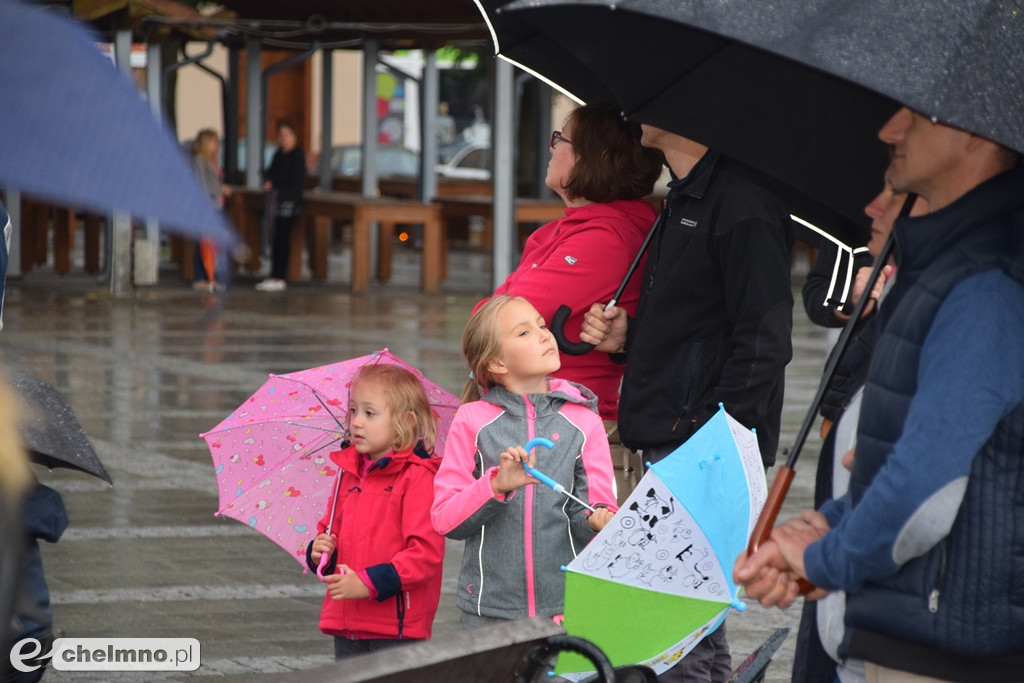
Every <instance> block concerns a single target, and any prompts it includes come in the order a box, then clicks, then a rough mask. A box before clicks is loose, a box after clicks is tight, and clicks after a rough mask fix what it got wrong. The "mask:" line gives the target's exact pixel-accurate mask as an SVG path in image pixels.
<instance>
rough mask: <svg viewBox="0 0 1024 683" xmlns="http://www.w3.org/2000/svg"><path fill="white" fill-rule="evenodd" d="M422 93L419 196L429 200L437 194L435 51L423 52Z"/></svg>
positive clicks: (437, 79)
mask: <svg viewBox="0 0 1024 683" xmlns="http://www.w3.org/2000/svg"><path fill="white" fill-rule="evenodd" d="M424 58H425V60H424V64H423V94H422V97H421V99H422V104H421V105H420V109H421V110H422V112H423V115H422V116H421V117H420V122H421V128H420V138H421V139H422V141H423V144H422V145H421V148H420V198H421V200H422V201H425V202H429V201H430V200H432V199H433V198H434V197H436V196H437V171H436V170H435V169H434V167H435V166H436V165H437V153H438V141H437V108H438V104H439V102H440V99H441V78H440V75H439V73H438V69H437V52H436V51H434V50H427V51H426V52H424Z"/></svg>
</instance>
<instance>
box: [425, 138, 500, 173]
mask: <svg viewBox="0 0 1024 683" xmlns="http://www.w3.org/2000/svg"><path fill="white" fill-rule="evenodd" d="M434 170H435V171H436V172H437V175H438V176H440V177H442V178H459V179H462V180H490V179H491V145H490V144H489V143H486V142H474V143H470V144H468V145H466V146H465V147H463V148H462V149H461V150H459V151H458V152H457V153H456V154H455V156H453V157H452V158H451V160H449V161H448V162H447V163H444V164H437V165H436V166H434Z"/></svg>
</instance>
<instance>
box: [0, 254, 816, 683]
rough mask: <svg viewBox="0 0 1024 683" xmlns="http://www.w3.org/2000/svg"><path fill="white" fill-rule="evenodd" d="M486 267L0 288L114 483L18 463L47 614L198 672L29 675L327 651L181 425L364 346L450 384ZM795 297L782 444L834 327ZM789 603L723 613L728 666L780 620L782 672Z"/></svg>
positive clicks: (295, 583)
mask: <svg viewBox="0 0 1024 683" xmlns="http://www.w3.org/2000/svg"><path fill="white" fill-rule="evenodd" d="M488 264H489V258H488V257H487V256H486V255H484V254H480V253H474V252H460V251H456V252H453V253H452V256H451V260H450V265H449V268H450V277H449V280H448V281H446V282H445V283H444V285H443V287H442V292H441V293H438V294H422V293H420V292H418V291H417V282H418V277H419V275H418V256H417V254H416V253H415V252H413V251H411V250H406V249H399V250H398V251H397V253H396V261H395V267H394V278H393V280H392V281H391V282H389V283H386V284H385V283H374V284H373V285H372V286H371V288H370V291H369V292H367V293H364V294H361V295H352V294H350V293H348V291H347V280H346V278H347V254H346V253H343V252H340V251H335V252H332V255H331V265H330V268H331V273H332V276H331V277H330V278H329V279H328V281H327V282H325V283H320V284H314V283H301V284H299V285H296V286H293V287H289V289H288V290H287V291H286V292H281V293H274V294H266V293H259V292H255V291H254V290H253V288H252V285H253V284H254V283H255V282H256V281H258V276H257V275H256V274H242V275H241V276H240V277H239V278H238V279H237V280H236V281H235V283H233V286H232V287H231V288H230V289H229V290H228V291H227V292H226V293H225V294H224V295H222V296H218V297H212V296H209V295H204V294H201V293H197V292H194V291H192V289H191V288H190V287H189V286H188V285H187V284H184V283H181V282H180V281H179V280H178V278H177V274H176V273H175V272H174V271H173V270H172V269H170V267H166V268H164V270H163V271H162V272H161V278H160V284H158V285H156V286H153V287H146V288H139V289H138V290H137V291H136V292H135V293H134V294H133V295H131V296H127V297H122V298H115V297H113V296H111V294H110V293H109V287H108V286H106V285H103V284H101V283H98V282H97V281H96V279H95V278H94V277H91V276H86V275H82V274H76V273H70V274H67V275H63V276H60V275H56V274H54V273H53V272H52V271H49V270H48V269H47V268H45V267H44V268H40V269H37V270H33V271H31V272H29V273H28V274H26V275H25V276H23V277H22V278H20V279H17V280H13V281H11V282H9V283H8V290H7V301H6V306H5V310H4V329H3V330H2V331H0V363H3V364H4V365H5V366H9V367H14V368H17V369H19V370H21V371H23V372H26V373H29V374H31V375H34V376H36V377H39V378H40V379H43V380H46V381H47V382H50V383H52V384H53V385H54V386H56V387H57V388H58V389H59V390H60V391H61V392H62V393H63V394H64V396H65V397H66V398H67V400H68V402H69V404H70V405H71V406H72V408H73V409H74V411H75V414H76V416H77V417H78V419H79V420H80V422H81V423H82V425H83V428H84V429H85V431H86V433H87V434H88V435H89V436H90V438H91V439H92V441H93V444H94V446H95V447H96V450H97V452H98V453H99V455H100V457H101V459H102V460H103V462H104V464H105V465H106V467H107V469H108V470H109V472H110V474H111V476H112V477H113V480H114V486H113V487H110V486H108V485H107V484H106V483H104V482H101V481H100V480H98V479H95V478H91V477H88V476H87V475H84V474H81V473H78V472H72V471H69V470H55V471H47V470H45V469H37V470H36V473H37V475H38V477H39V478H40V480H41V481H42V482H43V483H45V484H47V485H49V486H51V487H53V488H55V489H57V490H58V491H60V492H61V494H62V495H63V497H64V500H65V503H66V505H67V508H68V513H69V516H70V519H71V526H70V527H69V529H68V531H67V533H66V534H65V537H64V538H63V539H62V540H61V541H60V542H58V543H56V544H53V545H50V544H45V543H44V544H42V545H43V554H44V562H45V568H46V575H47V579H48V581H49V584H50V588H51V591H52V601H53V612H54V615H55V625H56V627H57V628H58V629H59V630H61V631H63V633H64V634H65V635H68V636H76V637H178V638H197V639H198V640H199V641H200V642H201V644H202V657H203V664H202V667H201V668H200V669H199V670H198V671H197V672H194V673H193V674H191V675H189V676H183V675H181V674H177V675H171V674H162V673H160V674H157V673H151V674H146V675H145V676H143V675H141V674H127V673H124V674H119V673H113V672H107V673H105V674H104V675H102V676H100V675H97V676H92V675H89V676H84V675H82V674H73V673H62V672H57V671H52V670H51V671H49V672H48V673H47V676H46V679H47V680H53V681H78V680H103V681H120V680H181V679H184V678H188V679H197V678H210V677H216V678H217V679H219V680H228V681H231V680H238V681H241V680H253V679H263V680H271V679H273V676H274V674H278V675H280V674H283V673H288V672H294V671H301V670H304V669H312V668H316V667H320V666H323V665H326V664H329V663H330V662H331V661H332V659H331V658H332V652H333V650H332V645H331V640H330V638H329V637H328V636H325V635H323V634H321V633H320V632H319V631H318V630H317V622H318V618H319V611H320V604H321V601H322V597H323V589H322V587H321V584H320V582H319V581H318V580H317V579H316V578H315V577H314V576H312V575H311V574H303V571H302V568H301V567H300V565H299V563H298V562H296V561H295V560H293V559H291V558H289V557H288V556H287V554H286V553H285V552H284V551H282V550H281V549H280V548H278V547H277V546H276V545H274V544H273V543H271V542H270V541H269V540H267V539H266V538H264V537H263V536H262V535H260V534H259V533H257V532H255V531H253V530H250V529H248V528H247V527H246V526H245V525H242V524H239V523H238V522H235V521H233V520H229V519H222V518H217V517H215V516H214V513H215V512H216V509H217V495H216V486H215V480H214V474H213V467H212V464H211V461H210V456H209V453H208V451H207V449H206V446H205V444H204V443H203V441H202V440H201V439H200V438H199V436H198V435H199V434H200V433H201V432H203V431H205V430H208V429H210V428H212V427H213V426H215V425H216V424H217V423H218V422H219V421H220V420H221V419H223V418H224V417H226V416H227V415H228V414H229V413H230V412H231V411H232V410H233V409H234V408H235V407H237V406H238V405H239V404H240V403H241V402H242V401H243V400H244V399H245V398H247V397H248V396H249V395H250V394H251V393H252V392H253V391H255V390H256V389H257V388H258V387H259V386H260V385H261V384H262V383H263V381H264V380H265V379H266V378H267V375H268V373H271V372H274V373H284V372H291V371H295V370H299V369H303V368H307V367H312V366H316V365H322V364H326V363H330V362H333V361H336V360H340V359H344V358H348V357H352V356H359V355H364V354H366V353H369V352H371V351H374V350H377V349H380V348H383V347H388V348H390V349H391V351H392V352H393V353H394V354H396V355H398V356H399V357H401V358H402V359H404V360H406V361H407V362H409V363H411V364H412V365H414V366H416V367H418V368H420V369H421V370H422V371H423V372H424V373H425V374H426V375H427V376H428V377H430V378H431V379H433V380H435V381H437V382H438V383H439V384H441V385H442V386H444V387H445V388H447V389H448V390H449V391H452V392H453V393H455V394H456V395H458V394H459V393H460V391H461V389H462V386H463V384H464V382H465V380H466V376H467V371H466V368H465V367H464V365H463V362H462V359H461V356H460V351H459V337H460V335H461V332H462V327H463V325H464V323H465V321H466V319H467V317H468V315H469V312H470V310H471V309H472V307H473V305H474V304H475V303H476V301H478V300H479V298H480V297H481V296H483V295H485V294H486V293H487V292H488V291H489V288H490V276H489V273H488V268H489V265H488ZM798 284H799V283H796V285H798ZM794 291H795V296H796V298H797V308H796V311H795V314H794V359H793V362H792V363H791V364H790V366H789V368H788V372H787V379H786V404H785V409H784V417H783V428H782V438H781V443H782V444H783V446H786V445H789V444H791V443H792V442H793V439H794V438H795V435H796V431H797V429H798V427H799V425H800V423H801V422H802V420H803V418H804V415H805V413H806V407H807V405H808V404H809V402H810V400H811V398H812V396H813V395H814V392H815V390H816V389H817V386H818V380H819V378H820V372H821V368H822V366H823V364H824V360H825V357H826V354H827V351H828V349H829V348H830V347H831V345H832V343H833V341H834V337H835V335H834V334H833V333H830V332H828V331H825V330H821V329H819V328H816V327H814V326H813V325H812V324H811V323H810V322H809V321H807V319H806V316H804V315H803V312H802V309H801V307H800V305H799V291H798V287H796V288H795V289H794ZM819 447H820V441H818V440H817V437H816V435H812V438H811V439H810V440H809V442H808V444H807V446H806V447H805V449H804V450H805V454H804V456H803V457H802V458H801V461H800V463H799V465H798V468H797V469H798V475H797V478H796V482H795V483H794V487H793V490H792V492H791V494H790V497H789V500H788V501H787V504H786V507H785V509H784V511H783V516H787V515H788V514H791V513H795V512H797V511H798V510H800V509H802V508H803V507H808V506H810V504H811V500H812V487H813V479H814V477H813V473H814V467H815V460H816V456H817V451H818V448H819ZM782 459H783V457H782V456H781V455H780V460H782ZM772 477H773V475H772V474H771V473H770V474H769V480H771V478H772ZM447 548H448V552H447V556H446V560H445V582H444V594H443V595H442V605H441V609H440V610H439V612H438V615H437V619H436V621H435V629H434V633H435V635H439V634H442V633H455V632H458V631H459V629H460V627H459V624H458V610H457V609H456V608H455V606H454V580H455V576H457V574H458V568H459V562H460V558H461V543H457V542H453V541H449V542H448V546H447ZM798 607H799V606H797V607H794V608H791V609H790V610H789V611H787V612H779V611H777V610H763V609H760V608H759V607H757V606H751V608H750V609H748V611H747V612H746V613H744V614H737V613H733V614H732V615H731V616H730V617H729V620H728V629H729V641H730V645H731V648H732V651H733V658H734V664H736V663H738V662H739V661H741V660H742V658H744V657H745V656H746V655H747V654H749V653H750V652H751V651H753V649H754V648H756V647H757V646H758V645H760V644H761V642H763V641H764V640H765V639H766V638H767V637H768V636H769V635H771V634H772V632H773V631H774V629H775V628H778V627H784V626H788V627H791V628H793V629H794V633H793V634H791V636H790V638H788V639H787V641H786V643H785V644H784V645H783V647H782V649H781V650H780V652H779V654H778V655H777V657H776V662H775V663H774V664H773V665H772V666H771V667H770V668H769V673H768V678H767V680H768V681H772V682H781V681H787V680H789V670H790V666H791V662H792V651H793V642H794V640H795V627H796V624H797V620H798V616H799V611H798Z"/></svg>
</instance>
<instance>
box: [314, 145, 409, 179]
mask: <svg viewBox="0 0 1024 683" xmlns="http://www.w3.org/2000/svg"><path fill="white" fill-rule="evenodd" d="M362 162H363V148H362V146H361V145H339V146H336V147H332V148H331V172H332V173H334V175H360V174H361V173H362V172H363V163H362ZM419 173H420V155H419V154H418V153H417V152H414V151H412V150H411V149H408V148H406V147H401V146H398V145H381V146H379V147H378V148H377V175H380V176H413V177H415V176H418V175H419Z"/></svg>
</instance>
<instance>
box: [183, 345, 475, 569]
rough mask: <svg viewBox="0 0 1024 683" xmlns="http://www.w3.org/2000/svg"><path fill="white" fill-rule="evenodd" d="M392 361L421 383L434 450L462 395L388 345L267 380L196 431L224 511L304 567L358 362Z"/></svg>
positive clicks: (332, 476) (327, 492)
mask: <svg viewBox="0 0 1024 683" xmlns="http://www.w3.org/2000/svg"><path fill="white" fill-rule="evenodd" d="M373 363H389V364H392V365H398V366H400V367H403V368H405V369H407V370H409V371H410V372H412V373H413V374H415V375H416V376H417V377H418V378H419V379H420V381H421V382H422V383H423V389H424V390H425V391H426V394H427V399H428V400H429V401H430V404H431V406H432V408H433V412H434V419H435V420H436V421H437V439H436V442H435V444H434V455H435V457H440V456H442V455H443V453H444V444H445V439H446V437H447V435H448V428H449V427H450V426H451V423H452V418H454V417H455V411H456V410H457V409H458V407H459V399H458V398H457V397H455V396H454V395H453V394H451V393H449V392H448V391H445V390H444V389H443V388H442V387H441V386H440V385H438V384H436V383H434V382H432V381H430V380H429V379H427V378H426V377H424V376H423V373H421V372H420V371H419V370H417V369H416V368H414V367H412V366H411V365H409V364H408V363H406V362H405V361H403V360H401V359H400V358H398V357H397V356H395V355H393V354H392V353H391V352H390V351H388V350H387V349H382V350H380V351H376V352H374V353H372V354H370V355H367V356H361V357H359V358H353V359H350V360H345V361H341V362H338V363H333V364H331V365H324V366H321V367H317V368H310V369H308V370H301V371H299V372H293V373H289V374H286V375H270V378H269V379H268V380H267V381H266V382H265V383H264V384H263V386H261V387H260V388H259V390H257V391H256V392H255V393H254V394H253V395H252V396H250V397H249V398H248V399H246V401H245V402H244V403H243V404H242V405H241V406H239V407H238V408H237V409H236V410H235V411H234V412H233V413H231V415H229V416H228V417H227V418H225V419H224V420H223V421H222V422H221V423H220V424H218V425H217V426H216V427H214V428H213V429H211V430H210V431H208V432H205V433H203V434H200V435H199V436H200V437H201V438H202V439H204V440H205V441H206V444H207V446H208V447H209V449H210V454H211V457H212V458H213V465H214V470H215V473H216V476H217V490H218V495H219V504H220V509H218V510H217V512H216V514H217V515H222V514H223V515H227V516H228V517H231V518H232V519H236V520H238V521H240V522H242V523H243V524H248V525H249V526H251V527H252V528H254V529H256V530H257V531H259V532H260V533H262V534H263V535H265V536H266V537H267V538H269V539H270V540H272V541H273V542H274V543H277V544H278V545H279V546H281V547H282V548H284V549H285V550H286V551H287V552H288V553H289V554H290V555H291V556H292V557H293V558H295V559H296V560H297V561H298V562H299V563H300V564H301V565H302V566H303V567H304V568H305V554H306V546H307V545H308V543H309V541H310V540H311V539H312V538H313V535H314V534H315V533H316V523H317V522H318V521H320V519H322V518H323V516H324V515H325V514H326V513H327V504H328V500H329V498H330V496H331V493H332V491H333V487H334V484H335V481H336V478H337V475H338V470H337V467H336V466H335V465H334V463H333V461H331V459H330V458H328V457H327V456H328V453H330V452H331V451H334V450H338V449H340V448H342V442H343V441H345V439H346V438H347V437H348V429H347V419H346V418H347V415H348V403H349V388H350V386H351V384H352V378H353V377H354V376H355V374H356V372H357V371H358V370H359V368H361V367H363V366H364V365H367V364H373Z"/></svg>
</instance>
